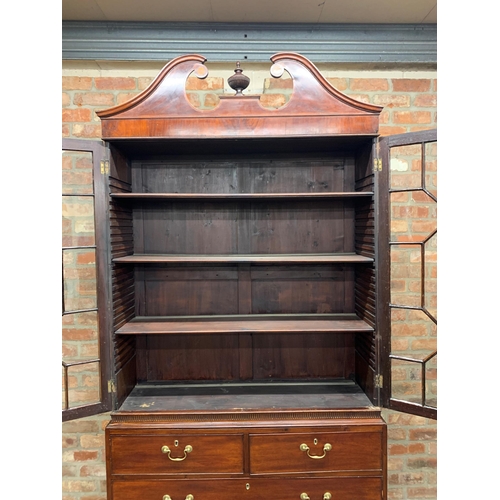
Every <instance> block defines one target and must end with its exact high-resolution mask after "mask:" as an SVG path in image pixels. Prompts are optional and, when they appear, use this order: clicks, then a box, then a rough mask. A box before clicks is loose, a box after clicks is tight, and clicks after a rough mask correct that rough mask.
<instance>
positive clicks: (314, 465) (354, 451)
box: [250, 432, 383, 474]
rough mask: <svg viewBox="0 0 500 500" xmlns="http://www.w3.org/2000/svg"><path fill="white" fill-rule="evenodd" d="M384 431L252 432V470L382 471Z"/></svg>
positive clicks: (267, 472)
mask: <svg viewBox="0 0 500 500" xmlns="http://www.w3.org/2000/svg"><path fill="white" fill-rule="evenodd" d="M382 463H383V443H382V433H381V432H332V433H314V434H313V433H310V434H299V433H297V434H294V433H290V434H260V435H259V434H254V435H250V473H251V474H269V473H285V472H328V471H341V472H347V471H374V472H381V471H382Z"/></svg>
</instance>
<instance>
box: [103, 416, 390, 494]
mask: <svg viewBox="0 0 500 500" xmlns="http://www.w3.org/2000/svg"><path fill="white" fill-rule="evenodd" d="M273 416H274V417H276V418H273ZM299 416H300V417H301V418H299ZM386 442H387V431H386V424H385V422H384V421H383V419H382V418H381V417H380V415H379V412H378V410H377V409H370V410H367V411H359V410H356V411H352V412H349V411H347V412H328V411H322V412H314V411H310V412H308V414H305V413H304V412H300V413H298V414H295V413H294V412H279V413H278V412H277V413H276V414H274V413H273V412H262V413H250V412H246V413H245V412H243V413H236V414H234V415H232V418H231V415H230V414H225V415H221V414H212V415H209V414H201V413H193V414H189V413H187V412H183V413H181V414H177V415H176V414H175V413H171V414H169V415H161V414H156V415H155V414H151V412H144V413H143V414H141V413H140V412H135V413H134V414H127V413H120V412H119V411H118V412H116V413H115V414H113V415H112V420H111V422H110V423H109V424H108V426H107V428H106V453H107V479H108V500H230V499H234V498H239V499H240V498H241V499H248V500H260V499H268V498H272V499H275V500H276V499H278V500H316V499H318V500H330V499H331V500H385V498H386V479H385V478H386V446H387V444H386Z"/></svg>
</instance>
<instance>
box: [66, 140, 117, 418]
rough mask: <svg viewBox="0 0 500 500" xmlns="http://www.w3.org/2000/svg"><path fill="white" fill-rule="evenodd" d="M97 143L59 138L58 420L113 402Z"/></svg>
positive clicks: (102, 151) (103, 159)
mask: <svg viewBox="0 0 500 500" xmlns="http://www.w3.org/2000/svg"><path fill="white" fill-rule="evenodd" d="M107 158H108V152H107V149H106V148H105V146H104V145H103V143H102V142H98V141H86V140H78V139H63V141H62V213H61V215H62V342H63V345H62V352H63V356H62V358H63V359H62V382H63V391H62V392H63V393H62V419H63V421H65V420H71V419H74V418H81V417H86V416H89V415H95V414H98V413H102V412H105V411H109V410H110V409H111V405H112V383H111V378H110V372H111V370H110V366H111V342H110V334H109V333H110V332H109V330H110V328H109V324H108V313H107V311H108V310H109V304H110V299H109V284H108V280H109V271H108V270H109V263H108V260H109V259H108V250H107V249H108V229H107V228H108V223H107V220H108V215H107V214H108V211H107V196H108V194H107V170H108V169H109V161H108V160H107Z"/></svg>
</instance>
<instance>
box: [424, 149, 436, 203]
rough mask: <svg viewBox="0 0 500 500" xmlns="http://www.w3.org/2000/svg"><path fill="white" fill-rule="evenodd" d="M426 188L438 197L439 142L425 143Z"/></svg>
mask: <svg viewBox="0 0 500 500" xmlns="http://www.w3.org/2000/svg"><path fill="white" fill-rule="evenodd" d="M425 188H426V189H427V191H429V192H430V193H431V194H432V195H433V196H434V197H435V198H436V199H437V142H428V143H426V144H425Z"/></svg>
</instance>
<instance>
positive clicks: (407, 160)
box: [389, 144, 423, 189]
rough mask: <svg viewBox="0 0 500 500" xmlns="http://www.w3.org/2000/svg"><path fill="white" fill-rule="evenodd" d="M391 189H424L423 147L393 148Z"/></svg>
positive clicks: (418, 145) (416, 145) (417, 145)
mask: <svg viewBox="0 0 500 500" xmlns="http://www.w3.org/2000/svg"><path fill="white" fill-rule="evenodd" d="M389 168H390V176H389V179H390V181H389V187H390V189H408V188H412V189H420V188H422V187H423V186H422V146H421V145H420V144H415V145H411V146H396V147H393V148H391V157H390V165H389Z"/></svg>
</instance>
